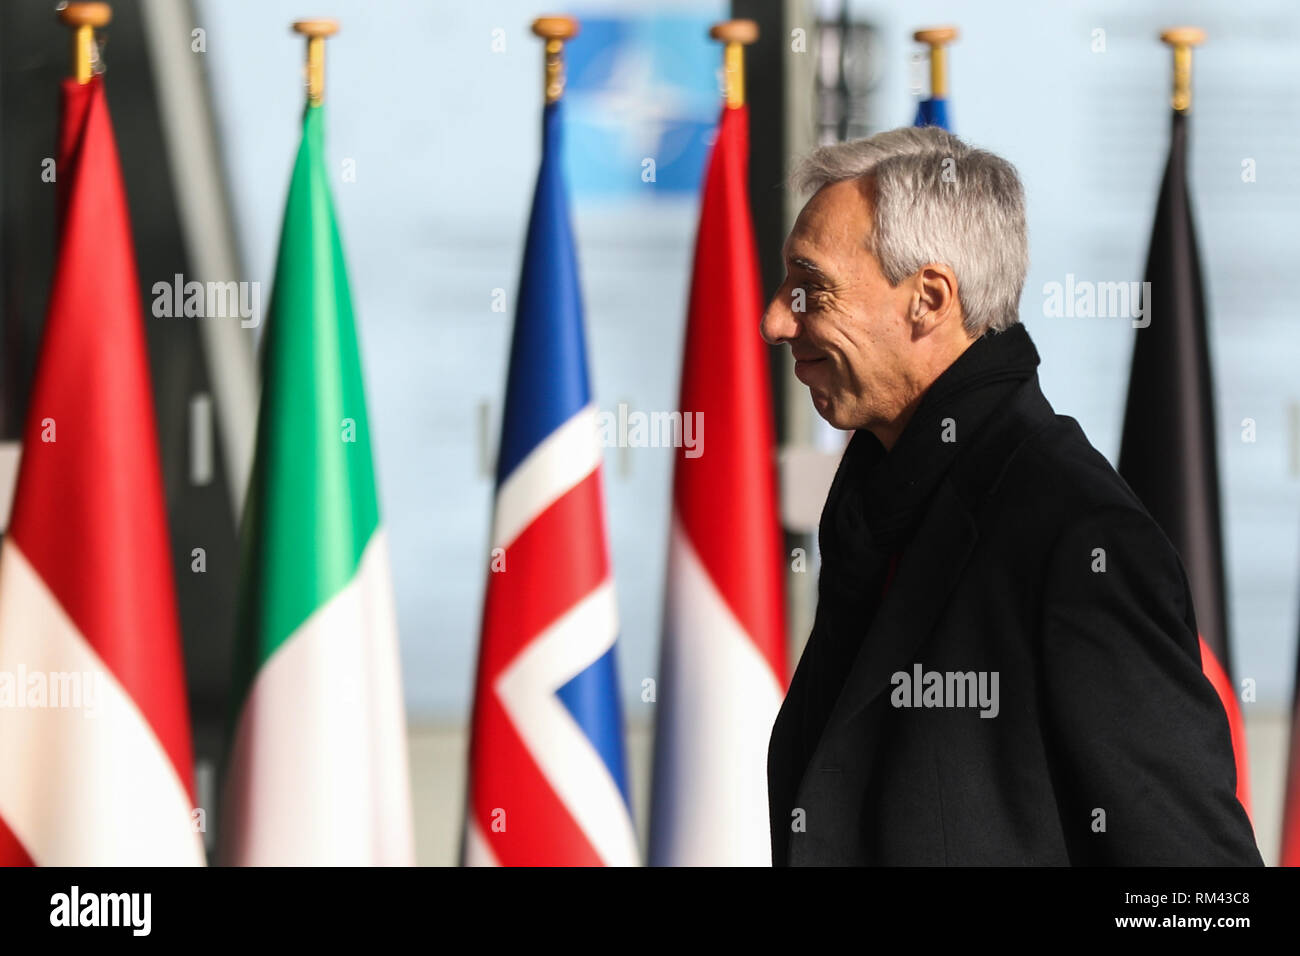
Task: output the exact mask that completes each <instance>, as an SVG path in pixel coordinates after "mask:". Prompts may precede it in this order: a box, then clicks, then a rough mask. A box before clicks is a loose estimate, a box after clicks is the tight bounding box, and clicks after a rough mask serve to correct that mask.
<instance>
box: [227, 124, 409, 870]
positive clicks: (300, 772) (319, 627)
mask: <svg viewBox="0 0 1300 956" xmlns="http://www.w3.org/2000/svg"><path fill="white" fill-rule="evenodd" d="M322 110H323V108H322V107H321V106H319V105H309V106H308V107H307V111H306V115H305V117H304V120H303V136H302V145H301V147H300V149H299V151H298V158H297V162H296V164H295V166H294V170H293V178H292V181H291V183H290V186H289V200H288V205H287V208H286V210H285V216H284V231H283V233H282V235H281V239H280V253H279V259H278V263H277V266H276V275H275V288H274V290H273V292H272V295H271V303H270V312H269V315H268V317H267V321H266V327H265V333H264V335H265V338H264V341H263V343H262V346H263V353H262V398H261V411H260V415H259V419H258V430H257V450H256V456H255V460H254V465H253V475H252V481H251V484H250V486H249V493H248V504H247V508H246V511H245V514H244V526H243V529H242V539H243V540H242V558H241V562H242V563H241V575H240V598H239V604H240V607H239V618H238V620H239V635H238V641H237V646H236V650H235V658H236V666H235V682H234V684H235V686H234V701H235V717H234V721H233V738H232V744H231V748H230V754H229V759H228V762H227V771H226V781H225V790H224V801H223V809H222V813H223V817H222V821H223V825H222V832H221V858H222V860H223V862H225V863H227V864H234V865H302V864H308V865H315V864H328V865H371V864H380V865H383V864H389V865H407V864H411V863H412V862H413V854H414V849H413V839H412V827H411V806H410V787H409V781H408V772H407V756H406V730H405V715H404V708H403V704H402V684H401V673H400V665H399V658H398V645H397V626H396V620H395V615H394V609H393V599H392V583H391V579H390V574H389V567H388V553H387V545H386V541H385V535H384V529H383V525H382V523H381V520H380V516H379V507H378V499H377V495H376V489H375V471H374V465H373V462H372V460H371V453H370V425H369V420H368V418H367V415H366V402H365V393H364V389H363V387H362V375H361V360H360V355H359V353H358V350H357V337H356V330H355V328H354V324H353V318H352V300H351V294H350V292H349V290H348V280H347V273H346V270H345V268H344V260H343V249H342V245H341V244H340V241H339V233H338V227H337V224H336V222H335V217H334V207H333V201H332V199H331V196H330V190H329V182H328V177H327V173H326V167H325V162H324V148H323V131H322V124H323V112H322Z"/></svg>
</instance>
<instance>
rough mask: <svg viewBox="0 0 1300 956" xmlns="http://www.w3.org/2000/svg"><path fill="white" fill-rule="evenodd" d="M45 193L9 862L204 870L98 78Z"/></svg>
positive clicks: (21, 548) (144, 395)
mask: <svg viewBox="0 0 1300 956" xmlns="http://www.w3.org/2000/svg"><path fill="white" fill-rule="evenodd" d="M56 176H57V185H58V189H59V214H60V224H59V225H60V228H59V244H58V260H57V263H56V265H55V273H54V283H53V289H52V291H51V294H50V303H49V312H48V315H47V317H46V323H45V333H44V339H43V341H42V344H41V351H40V358H39V360H38V363H37V368H36V377H35V383H34V385H33V388H32V394H31V401H30V405H29V407H28V413H27V425H26V430H25V432H24V434H23V456H22V465H21V468H20V471H19V475H18V485H17V490H16V492H15V496H14V505H13V512H12V519H11V521H10V523H9V529H8V533H7V534H6V536H5V539H4V544H3V546H2V547H0V767H2V768H3V770H2V771H0V864H9V865H15V864H16V865H22V864H28V865H30V864H38V865H42V866H69V865H75V866H87V865H89V866H97V865H138V864H147V865H169V866H171V865H183V864H199V865H201V864H202V863H203V862H204V854H203V844H202V839H201V834H200V833H199V832H197V830H198V827H196V826H195V823H194V820H195V819H197V818H196V817H195V816H194V814H193V812H192V809H191V808H193V806H194V800H193V790H192V786H193V784H192V776H193V770H192V767H193V761H192V758H191V743H190V726H189V716H188V711H187V707H186V699H185V678H184V671H183V667H182V661H181V642H180V632H179V623H178V617H177V610H176V595H175V590H174V587H173V581H172V566H171V554H170V548H169V545H168V535H167V511H166V502H165V500H164V496H163V485H162V476H161V471H160V468H159V459H158V438H157V433H156V427H155V424H154V408H153V397H152V392H151V388H150V383H149V364H148V354H147V352H146V349H145V337H144V326H143V315H144V313H143V309H142V307H141V301H140V291H139V288H138V285H137V278H136V266H135V253H134V251H133V249H132V244H131V230H130V224H129V221H128V217H127V206H126V196H125V193H124V191H123V188H122V177H121V172H120V169H119V166H118V158H117V147H116V144H115V143H114V140H113V131H112V127H111V125H110V121H109V116H108V106H107V103H106V102H105V99H104V89H103V85H102V83H101V81H100V79H99V78H98V77H95V78H92V79H91V80H90V81H89V82H88V83H85V84H78V83H76V82H75V81H74V80H67V81H65V82H64V86H63V120H62V132H61V136H60V142H59V153H58V163H57V166H56Z"/></svg>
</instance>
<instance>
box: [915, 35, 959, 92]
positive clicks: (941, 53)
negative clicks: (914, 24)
mask: <svg viewBox="0 0 1300 956" xmlns="http://www.w3.org/2000/svg"><path fill="white" fill-rule="evenodd" d="M912 39H913V40H915V41H916V42H917V43H925V44H928V45H929V47H930V98H931V99H936V98H938V97H940V96H947V95H948V52H947V50H945V49H944V48H945V47H946V46H947V45H948V44H949V43H952V42H953V41H954V40H956V39H957V28H956V27H927V28H926V29H924V30H917V31H916V32H915V33H913V34H912Z"/></svg>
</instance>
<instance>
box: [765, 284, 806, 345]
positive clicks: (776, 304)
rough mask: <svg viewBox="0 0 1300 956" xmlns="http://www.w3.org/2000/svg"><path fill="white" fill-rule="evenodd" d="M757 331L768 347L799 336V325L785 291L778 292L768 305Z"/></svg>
mask: <svg viewBox="0 0 1300 956" xmlns="http://www.w3.org/2000/svg"><path fill="white" fill-rule="evenodd" d="M758 331H759V334H760V335H762V336H763V341H764V342H766V343H767V344H768V345H780V344H781V343H782V342H786V341H789V340H790V339H792V338H794V337H795V336H796V335H798V334H799V325H798V323H797V322H795V320H794V311H793V310H792V309H791V308H790V295H789V293H787V292H786V290H785V289H781V290H780V291H778V292H777V294H776V297H775V298H773V299H772V301H771V302H769V303H768V305H767V311H766V312H764V313H763V321H761V322H760V323H759V324H758Z"/></svg>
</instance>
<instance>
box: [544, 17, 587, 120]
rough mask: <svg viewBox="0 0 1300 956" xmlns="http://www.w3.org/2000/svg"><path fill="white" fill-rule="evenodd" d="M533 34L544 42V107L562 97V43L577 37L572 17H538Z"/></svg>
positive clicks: (576, 28)
mask: <svg viewBox="0 0 1300 956" xmlns="http://www.w3.org/2000/svg"><path fill="white" fill-rule="evenodd" d="M533 33H535V34H536V35H537V36H539V37H541V38H542V39H543V40H545V41H546V74H545V78H546V105H548V106H549V105H550V104H552V103H558V102H559V100H560V97H562V96H563V95H564V42H565V41H566V40H571V39H573V38H574V37H576V36H577V35H578V21H577V20H575V19H574V18H573V17H565V16H558V17H538V18H537V19H536V20H534V21H533Z"/></svg>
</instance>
